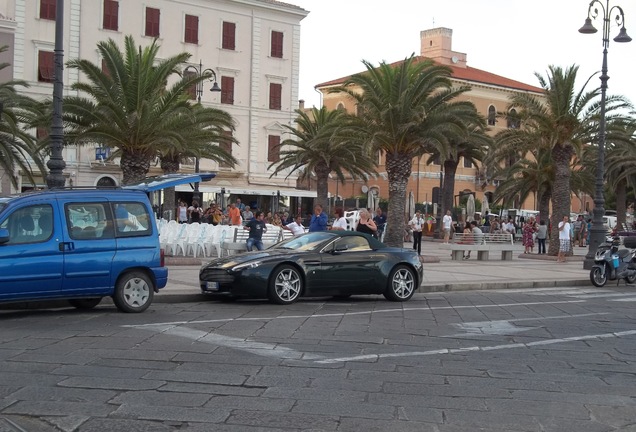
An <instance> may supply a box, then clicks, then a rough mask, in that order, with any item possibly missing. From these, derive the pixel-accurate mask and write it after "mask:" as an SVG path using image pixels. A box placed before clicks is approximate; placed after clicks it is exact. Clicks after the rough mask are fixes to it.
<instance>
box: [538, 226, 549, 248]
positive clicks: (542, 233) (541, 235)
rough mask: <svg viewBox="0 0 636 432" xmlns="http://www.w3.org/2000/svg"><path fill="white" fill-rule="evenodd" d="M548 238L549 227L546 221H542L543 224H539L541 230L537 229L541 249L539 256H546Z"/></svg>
mask: <svg viewBox="0 0 636 432" xmlns="http://www.w3.org/2000/svg"><path fill="white" fill-rule="evenodd" d="M546 238H548V226H547V225H546V224H545V221H544V220H541V222H539V228H537V244H538V247H539V250H538V253H539V255H544V254H545V240H546Z"/></svg>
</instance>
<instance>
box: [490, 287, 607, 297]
mask: <svg viewBox="0 0 636 432" xmlns="http://www.w3.org/2000/svg"><path fill="white" fill-rule="evenodd" d="M484 291H487V292H496V293H502V294H508V293H514V294H531V295H538V296H541V295H545V296H547V295H558V294H562V293H565V294H569V293H575V294H576V293H579V294H583V293H593V292H612V291H611V290H607V289H599V288H568V287H554V288H506V289H497V290H484Z"/></svg>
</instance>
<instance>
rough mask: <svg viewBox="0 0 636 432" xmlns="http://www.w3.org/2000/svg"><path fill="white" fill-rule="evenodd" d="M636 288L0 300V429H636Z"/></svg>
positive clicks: (447, 431)
mask: <svg viewBox="0 0 636 432" xmlns="http://www.w3.org/2000/svg"><path fill="white" fill-rule="evenodd" d="M635 304H636V290H634V289H633V288H630V287H624V286H621V287H619V288H617V287H606V288H605V289H592V288H590V287H589V286H586V287H578V288H577V287H554V288H538V289H537V288H535V289H507V290H491V291H467V292H442V293H426V294H421V295H418V296H417V297H415V298H414V299H413V300H412V301H410V302H407V303H404V304H400V303H391V302H387V301H384V300H383V299H381V298H380V297H358V298H356V297H354V298H351V299H349V300H348V301H335V300H330V299H309V300H303V301H301V302H298V303H296V304H294V305H291V306H287V307H284V306H276V305H271V304H268V303H266V302H261V301H243V302H237V303H229V304H228V303H220V302H215V301H209V302H200V303H180V304H166V303H161V304H155V305H153V306H152V307H151V308H150V309H149V310H148V311H147V312H146V313H143V314H138V315H128V314H122V313H118V312H116V310H115V308H114V307H113V306H112V305H110V304H108V303H107V302H106V301H105V302H104V304H103V305H100V306H99V307H98V308H97V309H95V310H92V311H89V312H80V311H76V310H73V309H70V308H69V309H43V310H29V311H6V310H5V311H1V312H0V322H1V325H2V333H0V431H2V432H4V431H25V430H26V431H29V432H40V431H65V432H71V431H72V432H75V431H78V432H79V431H81V432H93V431H95V432H97V431H99V432H103V431H126V432H129V431H132V432H136V431H159V432H161V431H191V432H199V431H201V432H203V431H206V432H207V431H221V432H224V431H246V432H257V431H258V432H262V431H263V432H264V431H299V432H300V431H306V432H309V431H311V432H318V431H343V432H344V431H369V432H374V431H398V432H400V431H418V432H421V431H437V432H456V431H471V432H472V431H479V430H483V431H495V432H497V431H506V432H515V431H576V432H586V431H599V432H600V431H636V391H635V390H634V389H635V388H636V311H635V309H634V305H635Z"/></svg>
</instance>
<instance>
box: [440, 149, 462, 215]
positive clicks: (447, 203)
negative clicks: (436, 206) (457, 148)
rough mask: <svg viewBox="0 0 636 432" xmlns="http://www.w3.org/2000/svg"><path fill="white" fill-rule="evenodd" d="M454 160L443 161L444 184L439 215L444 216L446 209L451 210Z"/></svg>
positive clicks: (453, 193) (453, 189)
mask: <svg viewBox="0 0 636 432" xmlns="http://www.w3.org/2000/svg"><path fill="white" fill-rule="evenodd" d="M458 164H459V162H458V161H456V160H446V161H444V185H443V190H442V199H441V204H442V210H441V215H442V217H444V215H445V214H446V210H450V211H451V212H452V211H453V197H454V195H455V174H456V173H457V165H458Z"/></svg>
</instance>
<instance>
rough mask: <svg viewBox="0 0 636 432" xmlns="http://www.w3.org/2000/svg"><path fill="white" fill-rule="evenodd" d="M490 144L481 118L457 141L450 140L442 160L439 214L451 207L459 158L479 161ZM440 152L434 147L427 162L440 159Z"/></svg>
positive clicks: (483, 120)
mask: <svg viewBox="0 0 636 432" xmlns="http://www.w3.org/2000/svg"><path fill="white" fill-rule="evenodd" d="M491 145H492V138H490V137H489V136H488V135H486V121H485V119H483V118H480V119H479V122H477V123H474V124H471V125H469V126H468V128H467V130H466V132H465V133H464V134H463V136H461V137H460V139H459V141H454V140H453V141H451V142H450V143H449V145H448V155H447V156H446V159H445V160H444V161H443V162H442V164H443V165H444V184H443V185H442V199H441V205H442V209H441V214H446V210H451V209H452V208H453V198H454V195H455V175H456V173H457V167H458V166H459V161H460V159H461V158H464V160H467V161H470V162H471V163H472V164H473V165H477V162H478V161H479V162H481V161H482V160H483V159H484V157H485V153H486V150H487V149H488V148H489V147H490V146H491ZM441 159H442V154H441V152H440V150H439V149H434V150H433V152H432V153H431V155H430V156H429V159H428V161H427V163H428V164H430V163H432V162H433V161H434V160H441Z"/></svg>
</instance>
